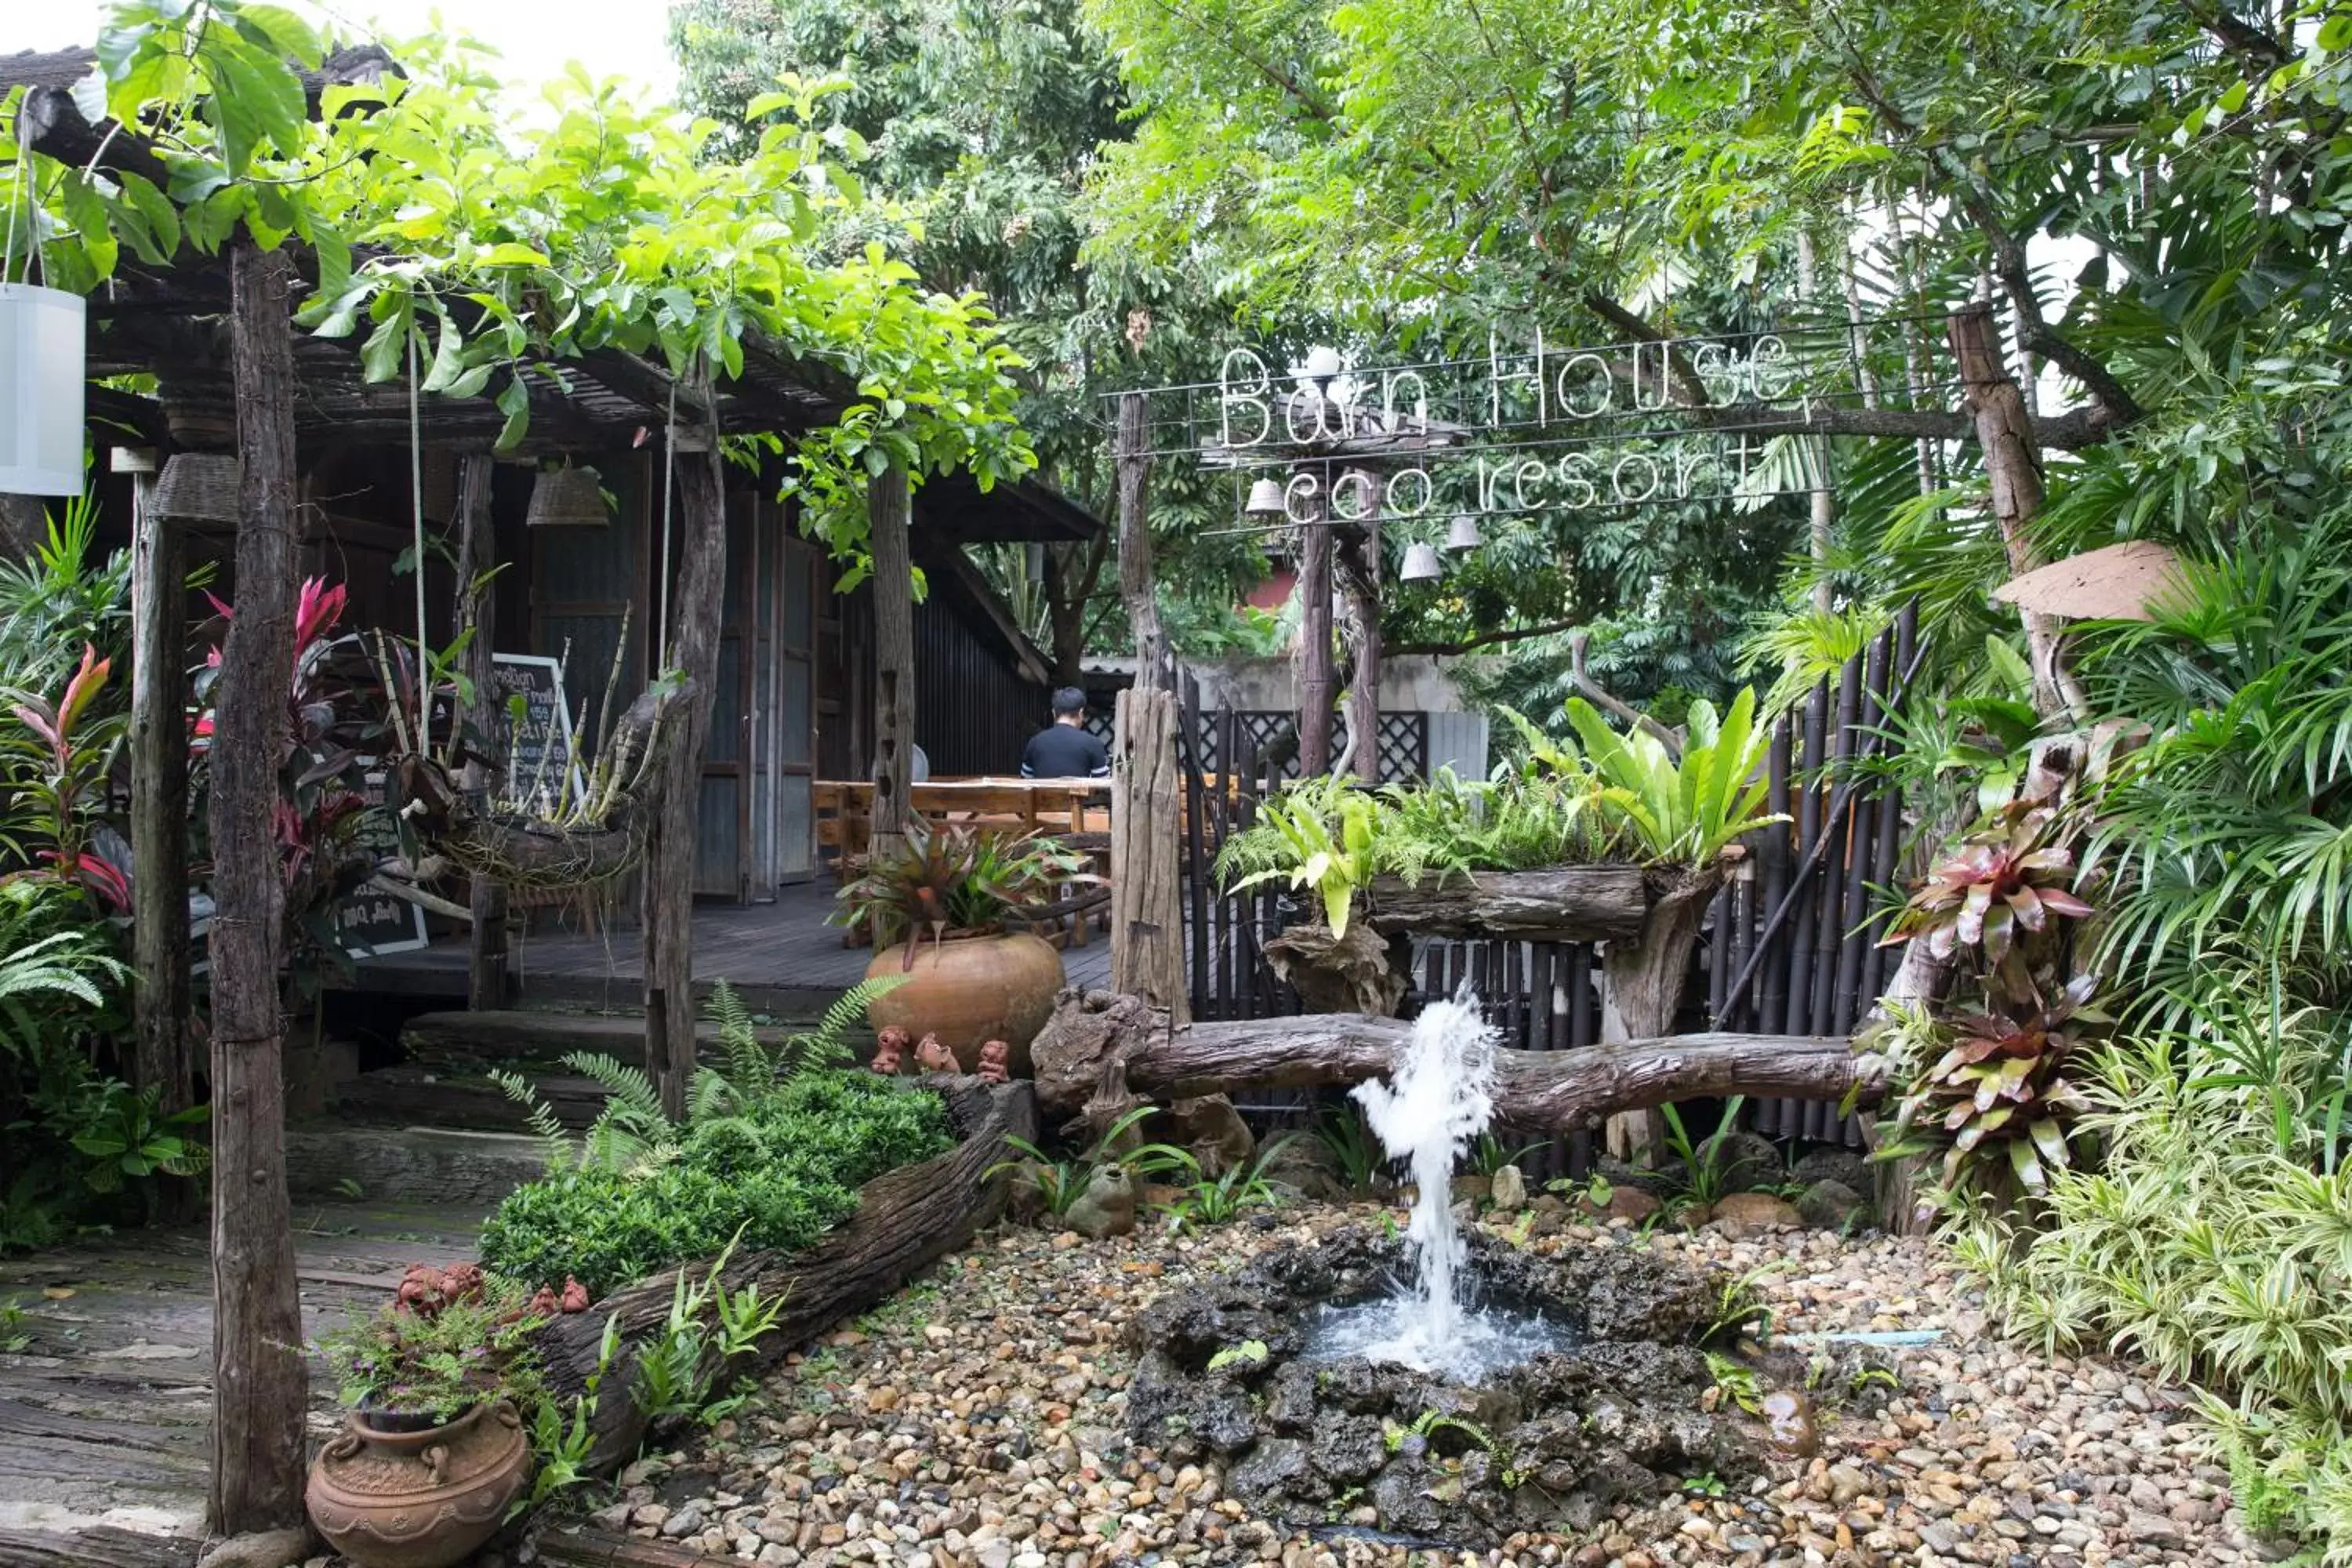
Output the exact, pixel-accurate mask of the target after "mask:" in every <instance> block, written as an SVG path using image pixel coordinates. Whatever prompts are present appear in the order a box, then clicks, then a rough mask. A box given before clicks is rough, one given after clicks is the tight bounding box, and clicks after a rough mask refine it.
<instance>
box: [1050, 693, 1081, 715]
mask: <svg viewBox="0 0 2352 1568" xmlns="http://www.w3.org/2000/svg"><path fill="white" fill-rule="evenodd" d="M1086 710H1087V694H1086V693H1085V692H1083V691H1081V690H1079V689H1077V688H1076V687H1075V686H1065V687H1063V688H1062V689H1060V690H1058V691H1056V692H1055V693H1054V717H1055V718H1056V719H1058V718H1061V717H1062V716H1063V715H1065V714H1068V713H1083V712H1085V711H1086Z"/></svg>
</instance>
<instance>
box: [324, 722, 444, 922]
mask: <svg viewBox="0 0 2352 1568" xmlns="http://www.w3.org/2000/svg"><path fill="white" fill-rule="evenodd" d="M364 765H365V766H366V770H367V771H366V773H364V774H363V775H362V780H361V784H360V794H361V795H362V797H363V798H364V799H365V800H366V801H367V809H366V810H364V811H362V812H361V813H360V815H359V828H358V833H357V839H358V843H359V847H361V848H362V849H365V850H366V851H367V852H368V853H369V854H370V855H371V856H373V857H374V858H376V859H378V860H382V859H383V858H385V857H386V856H390V855H396V854H398V853H399V852H400V829H399V826H398V825H396V824H395V823H394V821H393V819H392V812H391V811H390V809H389V808H388V806H387V804H386V801H387V794H386V790H385V785H384V773H383V769H381V768H379V767H377V766H376V765H375V763H373V760H368V761H367V762H366V763H365V764H364ZM327 921H328V924H329V925H330V926H331V928H332V930H333V931H334V937H335V945H336V946H337V947H340V948H341V949H342V950H343V951H344V952H347V953H349V954H351V955H352V957H353V958H373V957H375V956H377V955H378V954H379V953H386V952H415V951H416V950H417V949H418V948H421V947H426V946H429V945H431V941H430V939H429V938H427V937H426V936H425V911H424V910H421V909H419V908H417V907H416V906H415V904H412V903H410V902H409V901H408V900H405V899H395V898H394V897H393V896H392V895H391V894H390V893H387V892H383V891H382V890H381V889H374V888H362V889H360V890H359V891H358V892H356V893H353V894H352V896H351V897H349V898H347V899H344V900H341V902H339V903H337V904H336V905H335V907H334V908H333V909H332V910H330V911H329V912H328V915H327Z"/></svg>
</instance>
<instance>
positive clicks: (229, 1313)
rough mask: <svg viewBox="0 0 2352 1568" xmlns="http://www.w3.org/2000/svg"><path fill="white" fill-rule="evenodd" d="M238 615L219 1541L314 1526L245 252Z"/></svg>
mask: <svg viewBox="0 0 2352 1568" xmlns="http://www.w3.org/2000/svg"><path fill="white" fill-rule="evenodd" d="M232 265H233V269H234V280H235V287H236V310H235V331H234V342H235V348H236V355H235V374H236V389H237V399H236V428H237V454H238V458H239V459H240V465H239V466H240V468H241V471H242V476H243V477H242V479H241V480H240V481H239V485H238V496H237V501H238V508H237V510H238V512H239V514H240V517H239V521H238V524H237V531H236V616H234V617H233V618H232V619H231V620H230V622H229V631H228V637H227V641H226V645H225V646H224V647H223V649H222V653H221V674H220V682H219V685H218V686H217V687H216V688H215V695H214V733H213V745H212V752H211V757H212V844H213V865H214V871H213V894H214V899H215V906H216V907H215V914H214V916H213V923H212V942H211V955H212V993H213V1017H212V1102H213V1231H212V1241H213V1364H214V1367H215V1375H214V1380H213V1434H212V1439H213V1442H212V1447H213V1454H212V1458H213V1464H212V1495H211V1500H210V1516H211V1524H212V1528H213V1529H214V1530H215V1531H218V1532H220V1533H223V1534H227V1535H243V1534H247V1533H250V1532H253V1531H265V1530H275V1529H279V1528H283V1527H289V1526H296V1525H299V1524H301V1522H302V1517H303V1516H302V1464H303V1458H304V1452H303V1450H304V1434H303V1416H304V1414H305V1410H306V1407H307V1405H308V1404H309V1394H310V1376H309V1373H308V1371H307V1369H306V1368H305V1367H304V1365H303V1361H302V1303H301V1299H300V1297H299V1294H298V1289H297V1284H296V1280H295V1272H294V1268H295V1265H294V1237H293V1232H292V1230H291V1228H290V1226H291V1223H292V1221H291V1216H290V1215H289V1208H288V1201H287V1195H286V1100H285V1084H284V1081H283V1079H282V1077H281V1075H280V1068H279V1058H280V1056H281V1054H282V1052H283V1048H284V1045H285V1041H284V1038H283V1025H282V1022H281V1014H280V1010H279V1004H280V997H279V994H278V962H279V959H280V956H281V954H280V951H279V950H280V947H281V945H282V936H283V932H282V921H283V917H284V913H285V892H284V887H283V883H282V881H281V879H280V876H279V869H278V846H277V840H276V837H275V836H274V835H273V833H272V831H271V826H270V824H271V817H272V814H273V813H274V811H275V809H276V807H277V805H278V769H279V767H280V765H281V763H283V761H284V759H285V756H286V752H287V748H288V746H289V744H290V737H289V732H288V719H287V711H286V693H287V690H288V689H289V687H290V685H291V684H292V680H293V670H294V595H295V580H296V577H297V575H298V573H299V552H298V545H299V538H300V530H299V526H298V524H297V523H296V521H295V512H294V483H295V463H294V398H295V380H294V352H293V339H292V329H291V326H290V324H289V313H290V310H291V299H290V294H291V287H292V282H293V276H294V268H293V263H292V261H291V260H290V259H289V258H288V257H287V256H286V254H285V253H284V252H283V251H279V250H272V251H264V250H259V249H257V248H256V247H254V245H253V243H252V242H251V241H250V240H247V239H239V240H237V241H236V243H235V246H234V257H233V262H232Z"/></svg>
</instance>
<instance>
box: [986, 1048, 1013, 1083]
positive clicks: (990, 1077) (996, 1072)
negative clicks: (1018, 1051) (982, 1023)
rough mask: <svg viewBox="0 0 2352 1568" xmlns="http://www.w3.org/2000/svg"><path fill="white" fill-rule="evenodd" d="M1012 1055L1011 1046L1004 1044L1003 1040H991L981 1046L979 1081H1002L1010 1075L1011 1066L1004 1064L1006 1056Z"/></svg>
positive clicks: (1011, 1074)
mask: <svg viewBox="0 0 2352 1568" xmlns="http://www.w3.org/2000/svg"><path fill="white" fill-rule="evenodd" d="M1012 1055H1013V1047H1011V1046H1008V1045H1006V1044H1005V1043H1004V1042H1003V1040H991V1041H989V1042H988V1043H987V1044H986V1045H984V1046H982V1047H980V1081H981V1082H982V1083H1003V1081H1004V1080H1005V1079H1008V1078H1010V1077H1012V1076H1013V1073H1012V1068H1010V1067H1008V1066H1007V1065H1006V1062H1007V1058H1010V1057H1011V1056H1012Z"/></svg>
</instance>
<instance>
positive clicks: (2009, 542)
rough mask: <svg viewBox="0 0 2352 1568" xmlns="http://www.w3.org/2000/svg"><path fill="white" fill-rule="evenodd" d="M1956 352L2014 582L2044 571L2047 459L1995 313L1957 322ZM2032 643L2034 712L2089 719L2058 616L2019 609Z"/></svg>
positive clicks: (1972, 312)
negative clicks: (2037, 527) (2038, 520)
mask: <svg viewBox="0 0 2352 1568" xmlns="http://www.w3.org/2000/svg"><path fill="white" fill-rule="evenodd" d="M1951 339H1952V353H1953V355H1954V357H1955V358H1957V359H1958V361H1959V367H1960V385H1961V388H1962V390H1963V392H1964V394H1965V395H1966V398H1967V401H1968V408H1969V415H1970V416H1972V417H1973V418H1974V419H1975V420H1976V426H1977V446H1978V447H1979V448H1980V449H1981V450H1982V452H1983V454H1984V466H1985V477H1986V478H1987V479H1988V480H1990V484H1991V489H1992V511H1993V519H1994V521H1997V522H1998V523H1999V524H2000V542H2001V545H2002V548H2003V549H2004V550H2005V551H2006V552H2008V556H2009V572H2010V575H2011V576H2012V577H2019V576H2022V575H2024V574H2026V573H2028V572H2031V571H2032V570H2033V569H2034V568H2035V567H2036V566H2038V565H2040V564H2041V560H2040V558H2039V556H2038V555H2037V554H2036V553H2035V552H2034V549H2033V541H2032V537H2031V536H2030V535H2029V534H2028V533H2027V528H2028V527H2029V526H2030V525H2031V524H2032V521H2033V519H2034V516H2035V514H2037V513H2038V512H2040V511H2041V510H2042V455H2041V451H2040V449H2039V447H2037V446H2036V445H2035V443H2034V438H2033V419H2032V414H2031V413H2030V412H2029V411H2028V410H2027V408H2026V406H2025V395H2024V394H2023V393H2022V392H2021V391H2020V390H2019V389H2018V385H2017V382H2016V381H2015V380H2014V379H2013V378H2012V377H2011V375H2010V374H2009V366H2008V363H2006V361H2005V360H2004V359H2003V358H2002V356H2001V350H2000V331H1999V330H1998V328H1997V327H1996V326H1995V325H1994V322H1993V319H1992V310H1991V308H1990V306H1985V305H1978V306H1975V307H1973V308H1971V309H1969V310H1961V311H1958V313H1956V314H1955V315H1954V316H1953V317H1952V319H1951ZM2018 617H2019V619H2021V621H2023V622H2024V624H2025V644H2026V647H2027V649H2028V651H2029V652H2030V653H2031V654H2032V665H2033V706H2034V707H2035V709H2037V710H2039V711H2040V712H2041V713H2042V716H2043V717H2045V718H2048V717H2052V716H2055V715H2060V714H2064V713H2066V712H2068V711H2070V710H2071V711H2074V712H2081V711H2083V709H2084V701H2083V694H2082V692H2081V690H2080V689H2078V688H2077V687H2076V686H2075V684H2074V678H2073V677H2072V676H2071V675H2070V674H2068V672H2067V669H2066V664H2065V656H2064V653H2063V649H2062V648H2061V646H2060V641H2059V638H2060V634H2061V629H2062V628H2061V627H2060V625H2059V622H2058V618H2057V617H2056V616H2051V615H2047V614H2044V613H2043V612H2042V611H2040V610H2029V609H2027V608H2025V607H2024V606H2023V605H2020V606H2019V607H2018Z"/></svg>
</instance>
